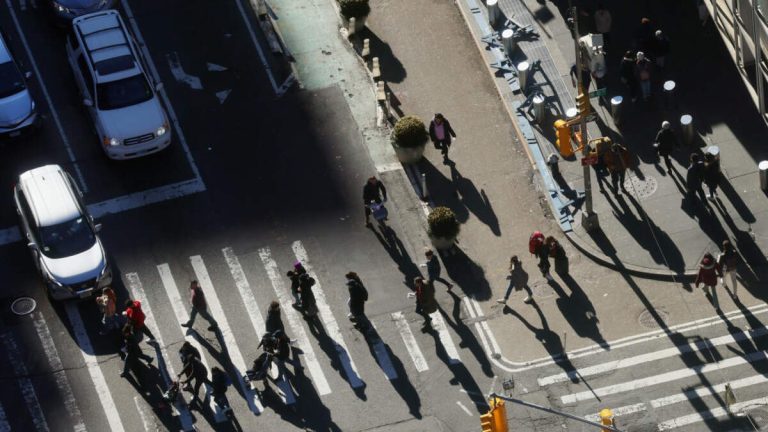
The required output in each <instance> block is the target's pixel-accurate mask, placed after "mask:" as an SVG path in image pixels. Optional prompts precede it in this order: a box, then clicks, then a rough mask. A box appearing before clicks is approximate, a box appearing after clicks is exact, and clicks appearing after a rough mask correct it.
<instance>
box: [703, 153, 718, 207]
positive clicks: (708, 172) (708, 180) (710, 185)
mask: <svg viewBox="0 0 768 432" xmlns="http://www.w3.org/2000/svg"><path fill="white" fill-rule="evenodd" d="M702 178H703V179H704V184H706V185H707V189H709V194H708V195H707V199H708V200H710V201H714V200H715V197H716V196H717V186H718V185H719V184H720V161H719V160H718V159H717V157H715V155H713V154H711V153H705V154H704V170H703V171H702Z"/></svg>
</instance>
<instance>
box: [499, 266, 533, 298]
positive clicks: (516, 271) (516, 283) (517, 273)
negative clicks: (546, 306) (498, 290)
mask: <svg viewBox="0 0 768 432" xmlns="http://www.w3.org/2000/svg"><path fill="white" fill-rule="evenodd" d="M507 280H508V281H509V285H507V292H506V293H504V297H503V298H500V299H498V300H496V303H499V304H503V305H506V304H507V300H509V296H510V295H512V291H522V290H525V292H526V293H527V294H528V295H527V296H525V298H524V299H523V303H531V302H532V301H533V292H532V291H531V287H529V286H528V273H526V272H525V270H523V263H521V262H520V259H519V258H518V257H517V255H512V257H511V258H510V259H509V274H508V275H507Z"/></svg>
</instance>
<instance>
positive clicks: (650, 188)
mask: <svg viewBox="0 0 768 432" xmlns="http://www.w3.org/2000/svg"><path fill="white" fill-rule="evenodd" d="M624 188H625V189H627V190H628V191H630V192H632V193H634V194H635V196H637V197H638V198H648V197H649V196H651V195H653V193H654V192H656V190H657V189H658V188H659V182H658V181H656V178H655V177H652V176H648V175H647V176H645V178H644V179H642V180H640V179H639V178H638V177H637V176H634V175H630V176H628V177H627V179H626V180H624Z"/></svg>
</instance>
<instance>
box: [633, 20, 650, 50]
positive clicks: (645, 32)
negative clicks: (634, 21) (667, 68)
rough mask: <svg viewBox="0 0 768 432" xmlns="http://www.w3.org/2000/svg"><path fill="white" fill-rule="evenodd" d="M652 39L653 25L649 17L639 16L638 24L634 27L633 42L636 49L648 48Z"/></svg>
mask: <svg viewBox="0 0 768 432" xmlns="http://www.w3.org/2000/svg"><path fill="white" fill-rule="evenodd" d="M652 39H653V26H652V25H651V20H650V19H649V18H645V17H643V18H641V19H640V25H639V26H638V27H637V28H636V29H635V33H634V35H633V41H632V42H633V44H634V47H635V49H636V50H637V51H646V52H648V48H650V45H651V40H652Z"/></svg>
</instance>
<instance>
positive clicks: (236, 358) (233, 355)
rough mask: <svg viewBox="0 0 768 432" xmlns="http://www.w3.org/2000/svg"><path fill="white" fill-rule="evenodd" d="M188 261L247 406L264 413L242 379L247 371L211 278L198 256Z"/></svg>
mask: <svg viewBox="0 0 768 432" xmlns="http://www.w3.org/2000/svg"><path fill="white" fill-rule="evenodd" d="M189 261H190V262H191V263H192V269H193V270H194V271H195V275H196V276H197V280H198V282H200V286H201V287H202V288H203V293H205V300H206V303H208V308H209V309H210V311H211V314H212V315H213V317H214V318H215V319H216V322H217V323H218V325H219V330H218V332H219V334H221V337H222V339H224V341H223V342H224V346H223V347H222V349H223V350H225V353H226V354H228V356H229V359H230V361H231V363H232V367H234V369H235V373H236V375H237V380H238V382H239V383H240V387H241V388H242V390H243V394H245V395H246V400H247V401H248V406H249V407H250V408H251V411H253V413H254V414H260V413H261V412H262V411H264V406H263V405H261V401H260V400H259V396H258V395H257V394H256V392H255V391H254V390H253V389H252V388H251V386H250V385H249V384H248V383H246V382H245V380H244V379H243V376H245V371H246V370H248V366H247V364H246V363H245V359H244V358H243V354H242V353H241V352H240V348H238V346H237V341H236V340H235V335H234V334H233V333H232V328H231V327H230V326H229V321H228V320H227V316H226V315H225V314H224V309H223V308H222V307H221V303H220V302H219V297H218V296H217V295H216V290H215V289H214V288H213V283H212V282H211V278H210V276H209V275H208V269H206V268H205V263H203V258H202V257H201V256H200V255H195V256H191V257H189Z"/></svg>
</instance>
